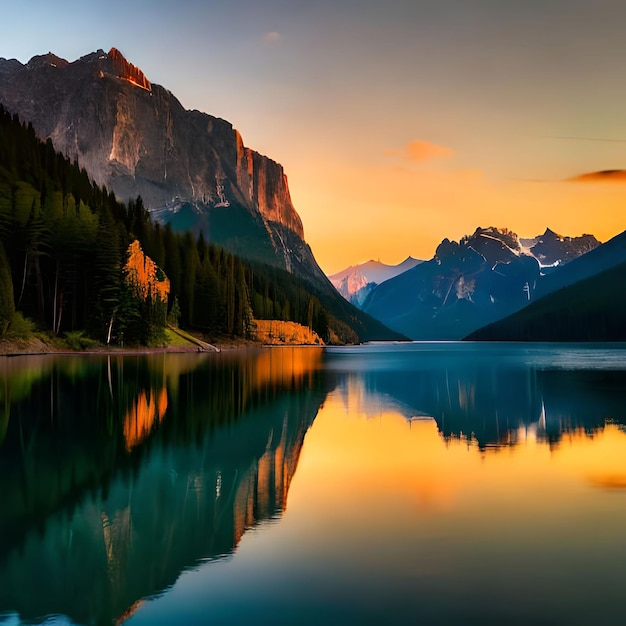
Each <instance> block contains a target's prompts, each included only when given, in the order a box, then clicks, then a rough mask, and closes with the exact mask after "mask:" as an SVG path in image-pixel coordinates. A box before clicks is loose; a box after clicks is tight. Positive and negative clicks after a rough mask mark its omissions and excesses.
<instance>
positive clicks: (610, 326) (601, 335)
mask: <svg viewBox="0 0 626 626" xmlns="http://www.w3.org/2000/svg"><path fill="white" fill-rule="evenodd" d="M625 281H626V263H622V264H620V265H618V266H616V267H613V268H611V269H607V270H604V271H602V272H600V273H599V274H596V275H595V276H592V277H591V278H586V279H584V280H581V281H579V282H577V283H574V284H572V285H569V286H567V287H563V288H562V289H560V290H558V291H555V292H553V293H550V294H548V295H546V296H544V297H543V298H540V299H539V300H536V301H535V302H532V303H531V304H529V305H528V306H527V307H525V308H523V309H522V310H521V311H517V313H514V314H512V315H509V316H508V317H505V318H504V319H501V320H498V321H497V322H494V323H492V324H489V325H488V326H485V327H484V328H480V329H479V330H476V331H474V332H473V333H471V334H470V335H468V337H466V339H468V340H470V341H626V293H625V292H624V290H623V288H622V285H624V282H625Z"/></svg>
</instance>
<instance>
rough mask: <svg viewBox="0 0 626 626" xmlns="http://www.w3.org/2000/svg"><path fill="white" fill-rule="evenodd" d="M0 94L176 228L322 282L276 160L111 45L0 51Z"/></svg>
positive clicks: (58, 144)
mask: <svg viewBox="0 0 626 626" xmlns="http://www.w3.org/2000/svg"><path fill="white" fill-rule="evenodd" d="M0 102H1V103H2V104H3V105H4V106H5V108H6V109H8V110H9V111H10V112H12V113H17V114H18V115H19V117H20V119H22V120H23V121H27V122H30V123H32V125H33V127H34V129H35V132H36V133H37V135H38V136H39V137H40V138H41V139H43V140H44V141H45V140H46V139H48V138H49V139H51V140H52V142H53V144H54V147H55V149H57V150H59V151H61V152H62V153H64V154H65V155H66V156H67V157H69V158H70V159H73V160H76V161H77V162H78V163H79V165H80V167H82V168H85V169H86V171H87V172H88V173H89V175H90V177H91V178H92V179H93V180H94V181H95V182H96V183H97V184H98V185H99V186H102V185H105V186H106V187H107V188H108V189H109V190H112V191H113V192H114V193H115V195H116V197H117V198H118V199H121V200H123V201H128V200H131V199H135V198H136V197H137V196H141V197H142V200H143V203H144V205H145V206H146V208H147V209H148V210H149V211H150V212H151V214H152V217H153V218H154V219H156V220H158V221H160V222H161V223H169V224H171V225H172V227H173V229H174V230H176V231H184V230H192V231H193V232H194V233H195V234H196V235H197V234H199V233H200V232H202V233H203V235H204V237H205V239H206V240H208V241H211V242H213V243H218V244H220V245H223V246H224V247H226V248H227V249H229V250H231V251H233V252H235V253H237V254H239V255H241V256H245V257H247V258H250V259H253V260H256V261H262V262H265V263H270V264H273V265H277V266H280V267H283V268H285V269H287V270H288V271H290V272H292V273H294V274H296V275H299V276H302V277H306V278H307V279H309V280H312V281H314V282H315V283H316V284H317V285H319V286H324V285H327V283H328V281H327V279H326V277H325V276H324V275H323V273H322V271H321V270H320V268H319V266H318V265H317V262H316V261H315V259H314V257H313V254H312V252H311V250H310V248H309V246H308V245H307V244H306V243H305V241H304V230H303V227H302V221H301V219H300V217H299V215H298V214H297V212H296V210H295V209H294V206H293V204H292V202H291V198H290V195H289V187H288V184H287V177H286V175H285V173H284V171H283V168H282V166H281V165H279V164H278V163H276V162H275V161H273V160H272V159H270V158H268V157H265V156H263V155H261V154H259V153H258V152H255V151H254V150H251V149H250V148H247V147H246V146H245V145H244V143H243V140H242V138H241V136H240V134H239V133H238V132H237V130H235V129H234V128H233V126H232V125H231V124H230V123H229V122H227V121H225V120H223V119H219V118H216V117H213V116H211V115H208V114H206V113H201V112H199V111H189V110H185V109H184V108H183V106H182V105H181V103H180V102H179V101H178V100H177V99H176V97H175V96H174V95H173V94H172V93H171V92H169V91H168V90H167V89H165V88H163V87H161V86H160V85H156V84H154V83H151V82H150V81H149V80H148V78H147V77H146V76H145V75H144V74H143V72H142V71H141V70H140V69H139V68H137V67H135V66H134V65H133V64H132V63H130V62H129V61H127V60H126V59H125V58H124V56H123V55H122V54H121V53H120V52H119V51H118V50H116V49H115V48H112V49H111V50H110V51H109V52H108V53H105V52H104V51H102V50H98V51H97V52H94V53H91V54H88V55H86V56H83V57H81V58H80V59H78V60H76V61H74V62H72V63H69V62H68V61H66V60H65V59H61V58H59V57H57V56H55V55H54V54H52V53H49V54H46V55H43V56H36V57H33V58H32V59H31V60H30V61H29V62H28V63H27V64H26V65H23V64H22V63H20V62H18V61H16V60H15V59H12V60H6V59H0Z"/></svg>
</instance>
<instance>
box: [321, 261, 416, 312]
mask: <svg viewBox="0 0 626 626" xmlns="http://www.w3.org/2000/svg"><path fill="white" fill-rule="evenodd" d="M420 263H422V261H419V260H417V259H414V258H412V257H407V258H406V259H405V260H404V261H402V263H399V264H398V265H387V264H385V263H381V262H380V261H374V260H371V261H367V263H361V264H360V265H351V266H350V267H347V268H346V269H343V270H341V271H340V272H337V273H336V274H332V275H331V276H329V277H328V278H329V279H330V282H331V283H332V284H333V285H334V286H335V288H336V289H337V291H338V292H339V293H340V294H341V295H342V296H343V297H344V298H345V299H346V300H348V301H349V302H352V304H354V305H355V306H358V307H359V308H360V307H362V305H363V302H364V301H365V299H366V298H367V296H368V295H369V293H370V292H371V291H372V289H373V288H374V287H376V285H379V284H380V283H384V282H385V281H386V280H389V279H390V278H393V277H394V276H398V274H402V273H403V272H406V271H407V270H410V269H411V268H413V267H415V266H416V265H419V264H420Z"/></svg>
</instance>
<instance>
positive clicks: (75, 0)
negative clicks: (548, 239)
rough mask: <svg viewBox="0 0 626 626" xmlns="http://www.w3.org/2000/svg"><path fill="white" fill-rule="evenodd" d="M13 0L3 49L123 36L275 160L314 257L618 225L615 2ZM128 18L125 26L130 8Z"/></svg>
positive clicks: (328, 264) (623, 154)
mask: <svg viewBox="0 0 626 626" xmlns="http://www.w3.org/2000/svg"><path fill="white" fill-rule="evenodd" d="M63 8H64V10H63V11H59V10H58V8H57V7H56V5H53V4H50V3H49V2H45V1H44V0H7V1H6V2H4V3H3V16H4V19H3V20H2V23H1V24H0V42H2V43H1V44H0V56H3V57H6V58H12V57H15V58H18V59H19V60H21V61H22V62H26V61H28V60H29V59H30V58H31V57H32V56H33V55H35V54H42V53H45V52H47V51H48V50H50V51H53V52H55V53H56V54H58V55H60V56H62V57H64V58H67V59H70V60H74V59H76V58H78V57H80V56H82V55H84V54H87V53H89V52H91V51H94V50H97V49H98V48H102V49H105V50H108V49H109V48H111V47H113V46H114V47H116V48H118V49H119V50H121V51H122V52H123V53H124V55H125V56H126V57H127V58H128V59H129V60H130V61H131V62H132V63H134V64H135V65H137V66H138V67H140V68H141V69H142V70H143V72H144V73H145V75H146V76H147V77H148V79H149V80H150V81H152V82H154V83H158V84H161V85H164V86H165V87H166V88H168V89H169V90H171V91H172V92H173V93H174V94H175V95H176V96H177V97H178V98H179V99H180V100H181V102H182V104H183V106H185V107H186V108H189V109H198V110H201V111H204V112H207V113H210V114H212V115H215V116H218V117H223V118H225V119H227V120H229V121H230V122H231V123H232V124H233V125H234V126H235V128H237V129H238V130H239V131H240V132H241V134H242V136H243V139H244V142H245V143H246V145H247V146H249V147H251V148H253V149H255V150H257V151H259V152H260V153H262V154H265V155H268V156H270V157H271V158H272V159H274V160H276V161H278V162H280V163H281V164H282V165H283V166H284V168H285V172H286V174H287V176H288V178H289V184H290V189H291V195H292V199H293V202H294V205H295V207H296V209H297V210H298V212H299V213H300V215H301V217H302V220H303V223H304V230H305V236H306V239H307V241H308V242H309V243H310V245H311V247H312V249H313V252H314V254H315V256H316V258H317V259H318V261H319V263H320V265H321V266H322V268H323V269H324V270H325V271H327V272H329V273H332V272H336V271H338V270H340V269H342V268H343V267H345V266H347V265H352V264H356V263H359V262H363V261H366V260H368V259H370V258H374V259H377V258H380V260H381V261H384V262H386V263H398V262H400V261H402V260H403V259H404V258H405V257H406V256H408V255H411V256H414V257H418V258H423V259H428V258H431V257H432V255H433V253H434V250H435V247H436V245H437V244H438V243H439V242H440V241H441V240H442V239H443V238H444V237H448V238H450V239H457V240H458V239H459V238H460V237H461V236H463V235H465V234H469V233H471V232H473V231H474V230H475V228H476V227H477V226H483V227H486V226H491V225H492V226H500V227H507V228H509V229H511V230H514V231H515V232H517V233H518V234H520V235H521V236H533V235H537V234H539V233H540V232H543V230H544V229H545V228H546V227H547V226H549V227H550V228H552V229H553V230H555V231H557V232H560V233H561V234H564V235H580V234H582V233H584V232H591V233H593V234H595V235H596V236H597V237H598V238H599V239H601V240H606V239H608V238H610V237H611V236H613V235H615V234H617V233H619V232H621V231H623V230H624V229H625V228H626V220H625V219H622V217H621V216H622V214H623V213H624V211H623V206H624V202H625V201H626V182H625V180H624V178H622V180H621V182H613V183H611V184H604V183H594V182H588V183H574V182H565V181H567V180H568V179H571V178H573V177H576V176H579V175H582V174H586V173H590V172H596V171H599V170H607V169H625V168H626V115H625V113H624V111H625V110H626V109H625V103H626V80H624V72H623V59H624V58H626V37H624V32H623V25H624V24H626V3H625V2H623V1H622V0H594V1H593V2H592V1H590V0H551V1H550V2H546V1H545V0H526V1H525V2H493V0H473V1H472V2H466V1H465V0H438V1H437V2H432V1H430V0H385V1H384V2H383V1H382V0H332V1H331V0H317V1H316V2H314V3H292V2H287V1H286V0H264V1H263V2H258V1H257V0H232V1H231V2H228V3H198V2H195V0H177V2H173V1H171V0H137V1H136V2H133V3H132V4H129V3H127V2H122V1H121V0H109V1H108V2H107V3H101V4H100V5H93V4H91V3H84V2H81V1H79V0H67V1H66V2H64V4H63ZM122 14H123V15H124V19H123V20H121V19H119V16H120V15H122Z"/></svg>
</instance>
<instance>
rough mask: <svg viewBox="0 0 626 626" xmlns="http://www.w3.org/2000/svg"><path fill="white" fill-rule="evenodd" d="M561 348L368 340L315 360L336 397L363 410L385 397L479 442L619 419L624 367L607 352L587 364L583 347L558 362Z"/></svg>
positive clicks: (495, 443) (625, 402) (624, 398)
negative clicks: (365, 347)
mask: <svg viewBox="0 0 626 626" xmlns="http://www.w3.org/2000/svg"><path fill="white" fill-rule="evenodd" d="M551 352H552V353H551ZM563 353H564V354H566V355H567V354H568V349H564V350H563ZM563 353H562V352H560V351H559V350H558V349H555V348H552V347H550V348H542V349H537V350H534V351H533V350H532V349H524V348H519V347H518V348H515V349H511V347H508V348H503V347H499V346H494V345H482V346H475V345H472V344H450V345H448V346H446V345H445V344H433V345H431V346H429V345H428V344H423V346H422V347H411V346H409V347H408V348H404V349H400V350H398V349H397V348H395V349H394V348H391V349H390V348H385V347H380V346H374V347H373V348H371V349H370V353H369V354H368V358H367V359H364V356H365V355H364V353H361V354H360V355H359V356H358V358H357V356H356V354H357V353H355V352H351V351H350V350H344V351H341V350H338V351H336V352H331V353H330V354H328V355H327V356H326V358H325V365H326V368H327V370H330V371H333V372H334V373H335V376H336V378H337V384H338V385H339V386H340V387H341V388H342V390H343V395H344V402H357V403H358V404H359V405H360V407H361V410H363V409H364V410H365V412H366V413H369V414H370V415H372V416H375V415H376V414H377V412H378V411H379V407H381V406H387V407H389V406H393V407H394V408H395V409H396V410H398V412H400V413H401V414H402V415H404V416H405V418H406V419H407V420H408V421H409V422H411V421H413V420H414V419H416V418H417V419H419V418H422V417H425V416H426V417H432V418H433V419H434V420H435V421H436V423H437V427H438V429H439V431H440V433H441V435H442V436H443V437H444V439H462V440H467V441H471V442H475V443H476V444H477V445H478V447H479V448H481V449H486V448H490V447H501V446H514V445H516V444H518V443H520V442H521V441H523V440H524V439H526V438H528V437H531V436H532V437H535V438H537V440H539V441H544V442H546V443H548V444H549V445H550V446H556V445H558V443H559V441H560V440H561V438H562V437H563V436H564V434H566V433H573V432H577V431H581V432H583V433H586V434H587V435H592V434H593V433H594V432H596V431H597V430H599V429H602V428H604V426H605V424H606V423H607V422H615V423H617V424H622V425H623V424H626V371H624V367H626V366H625V365H624V364H622V366H621V367H620V366H619V363H617V364H616V363H614V362H613V361H611V358H610V357H611V355H610V353H609V354H608V356H607V360H608V361H607V362H608V366H607V368H606V369H603V367H602V363H600V365H599V366H598V364H595V366H594V367H593V368H591V369H590V366H592V365H594V364H593V363H591V362H588V361H587V360H586V356H585V355H584V354H582V355H576V358H573V359H572V358H571V359H570V360H569V361H568V360H567V359H565V361H563V360H562V359H561V358H559V357H563ZM364 363H366V365H364Z"/></svg>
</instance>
